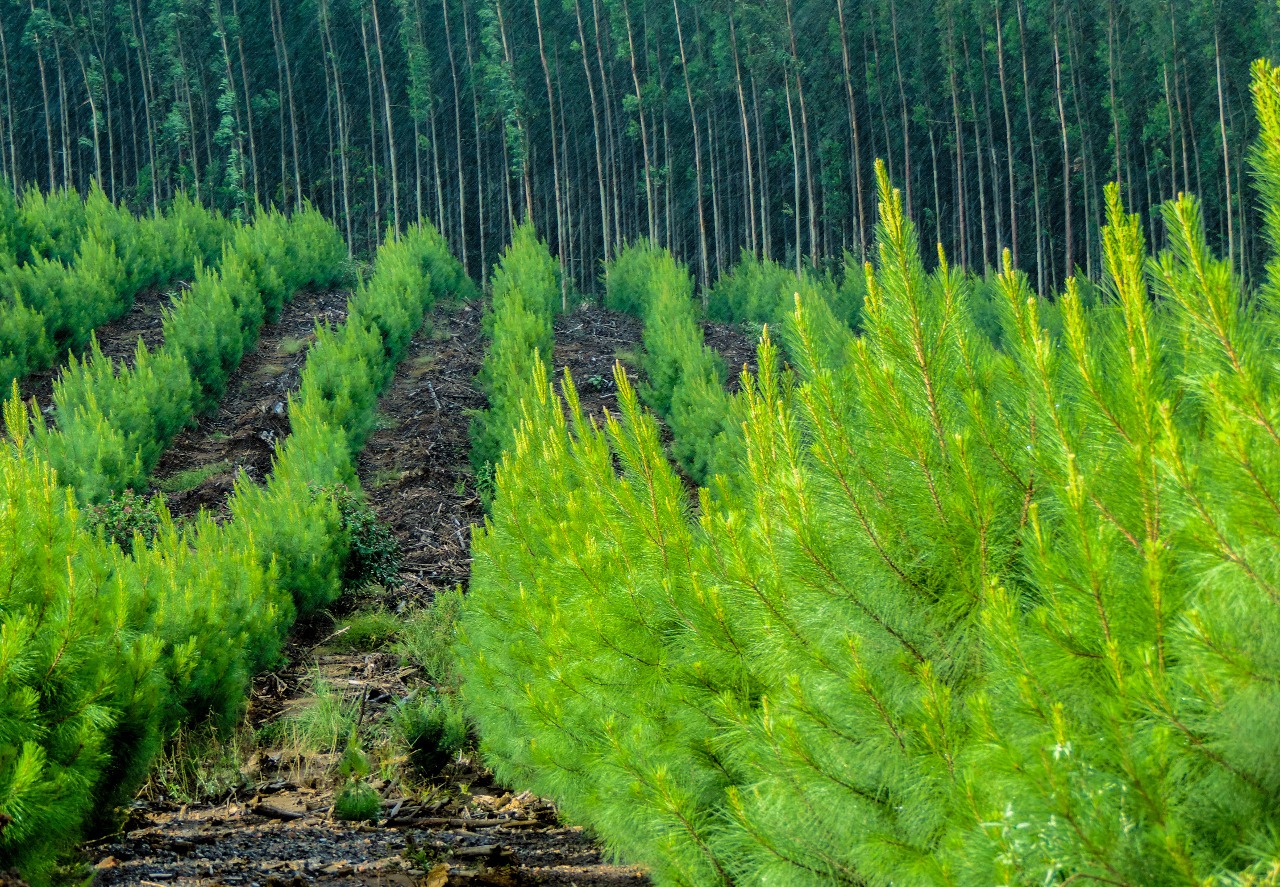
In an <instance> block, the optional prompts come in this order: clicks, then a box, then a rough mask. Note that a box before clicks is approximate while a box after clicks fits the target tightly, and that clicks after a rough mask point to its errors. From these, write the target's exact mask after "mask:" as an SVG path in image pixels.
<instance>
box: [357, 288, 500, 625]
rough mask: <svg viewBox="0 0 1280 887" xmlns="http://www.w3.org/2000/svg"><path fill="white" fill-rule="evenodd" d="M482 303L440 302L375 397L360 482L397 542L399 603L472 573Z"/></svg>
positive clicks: (420, 598) (477, 510)
mask: <svg viewBox="0 0 1280 887" xmlns="http://www.w3.org/2000/svg"><path fill="white" fill-rule="evenodd" d="M482 314H483V309H482V308H481V306H480V305H479V304H464V305H456V304H448V305H441V306H439V307H437V308H436V310H435V311H434V312H432V316H431V317H430V318H428V320H427V323H426V324H425V325H424V327H423V330H422V332H420V333H419V334H418V335H417V336H416V337H415V338H414V340H413V342H412V343H411V344H410V346H409V353H408V354H407V355H406V357H405V359H404V360H403V361H401V363H400V366H399V367H398V368H397V371H396V375H395V378H394V379H393V380H392V382H391V385H390V387H389V388H388V389H387V391H386V392H385V393H384V394H383V395H382V399H381V400H380V401H379V402H378V427H377V430H376V431H374V433H373V434H372V435H370V437H369V440H368V442H367V443H366V444H365V447H364V450H363V451H362V452H361V454H360V459H359V463H358V473H359V477H360V485H361V486H362V487H363V488H364V489H365V492H366V493H367V494H368V495H369V498H370V501H371V503H372V504H373V509H374V511H375V513H376V514H377V515H378V517H379V518H380V519H381V520H383V521H384V522H385V523H386V524H387V525H388V526H390V527H391V530H392V532H393V533H395V536H396V540H397V541H398V542H399V543H400V553H401V558H402V561H401V569H400V578H401V581H402V585H401V588H400V589H399V591H398V595H399V600H398V604H399V605H403V604H407V603H415V604H419V605H421V604H425V603H428V602H429V601H430V600H431V598H432V596H433V595H434V593H435V592H436V591H439V590H447V589H451V588H453V587H454V586H456V585H459V584H462V585H465V584H466V582H467V579H468V577H469V576H470V575H471V525H472V524H473V523H478V522H480V521H482V520H483V519H484V510H483V508H482V507H481V504H480V499H479V497H478V496H477V495H476V489H475V483H474V480H473V478H472V475H471V462H470V459H469V455H468V454H469V453H470V451H471V438H470V436H469V433H468V429H469V427H470V423H471V414H472V411H474V410H479V409H483V408H484V406H485V398H484V395H483V394H482V393H481V392H480V391H479V390H478V389H477V388H476V387H475V385H474V384H473V380H474V379H475V376H476V373H478V372H479V371H480V363H481V361H482V360H483V359H484V350H485V344H486V342H485V339H484V336H483V333H482V331H481V326H480V320H481V316H482Z"/></svg>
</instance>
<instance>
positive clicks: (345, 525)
mask: <svg viewBox="0 0 1280 887" xmlns="http://www.w3.org/2000/svg"><path fill="white" fill-rule="evenodd" d="M315 494H316V495H325V496H330V497H332V498H333V501H334V502H335V503H336V504H337V506H338V516H339V520H340V522H341V527H342V533H343V535H344V536H346V537H347V546H348V547H347V559H346V563H345V564H344V565H343V569H342V584H343V587H344V588H353V589H358V588H363V587H365V586H367V585H381V586H384V587H386V588H395V587H396V586H398V585H399V584H400V544H399V543H398V542H397V541H396V537H395V534H394V533H392V532H391V528H390V527H388V526H387V525H386V524H385V523H383V521H382V520H381V519H380V518H379V517H378V515H377V514H375V513H374V511H373V509H372V508H370V507H369V501H368V499H366V498H365V497H364V495H363V493H362V492H359V491H356V490H352V489H351V488H349V487H348V486H347V485H346V484H334V485H332V486H326V487H323V488H321V489H320V490H316V491H315Z"/></svg>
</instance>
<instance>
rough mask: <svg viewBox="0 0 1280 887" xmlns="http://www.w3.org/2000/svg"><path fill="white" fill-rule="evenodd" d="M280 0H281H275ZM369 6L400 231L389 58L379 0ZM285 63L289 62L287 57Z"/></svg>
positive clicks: (394, 217) (394, 212)
mask: <svg viewBox="0 0 1280 887" xmlns="http://www.w3.org/2000/svg"><path fill="white" fill-rule="evenodd" d="M275 2H277V3H278V2H279V0H275ZM369 8H370V9H372V10H373V40H374V44H375V45H376V46H377V48H378V78H379V79H380V81H381V83H382V110H383V115H384V117H383V123H384V125H385V127H386V143H387V158H388V161H389V164H390V168H391V218H392V222H393V224H394V225H395V231H396V234H397V235H398V234H399V233H400V176H399V173H398V171H397V169H398V166H397V163H396V130H395V125H394V123H393V122H392V120H391V90H390V89H389V88H388V87H387V58H386V55H385V54H384V53H383V50H382V26H381V25H380V24H379V23H378V0H369ZM285 64H286V65H287V64H288V60H287V59H286V61H285ZM289 103H290V107H292V104H293V90H292V88H290V91H289ZM294 146H295V150H296V149H297V131H296V129H295V131H294Z"/></svg>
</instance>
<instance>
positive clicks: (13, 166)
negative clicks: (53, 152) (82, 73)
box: [0, 22, 22, 190]
mask: <svg viewBox="0 0 1280 887" xmlns="http://www.w3.org/2000/svg"><path fill="white" fill-rule="evenodd" d="M0 63H3V65H4V106H5V116H6V117H7V118H8V124H9V126H8V129H7V133H8V136H9V166H8V168H7V170H6V174H7V175H8V176H9V177H10V178H9V181H10V182H12V183H13V187H14V190H19V189H21V188H22V173H21V171H20V168H19V165H18V145H17V141H16V139H15V136H14V125H13V88H12V83H13V79H12V78H13V74H12V69H11V68H10V67H9V41H8V38H7V37H6V36H5V28H4V23H3V22H0ZM3 150H4V146H3V144H0V151H3Z"/></svg>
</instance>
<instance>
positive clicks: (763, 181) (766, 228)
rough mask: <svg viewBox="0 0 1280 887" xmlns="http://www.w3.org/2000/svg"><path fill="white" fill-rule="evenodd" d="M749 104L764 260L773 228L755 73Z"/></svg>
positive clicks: (767, 253)
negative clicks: (757, 170)
mask: <svg viewBox="0 0 1280 887" xmlns="http://www.w3.org/2000/svg"><path fill="white" fill-rule="evenodd" d="M751 104H752V106H753V109H754V111H755V115H754V116H755V120H756V162H757V163H758V164H760V234H761V241H760V242H761V246H762V247H763V253H764V258H765V260H766V261H767V260H769V259H770V258H771V257H772V255H773V228H772V224H771V219H770V215H769V167H768V165H767V158H768V154H767V153H766V152H765V140H764V139H765V136H764V126H763V125H762V124H761V120H760V90H759V89H758V87H757V84H756V75H755V72H752V73H751Z"/></svg>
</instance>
